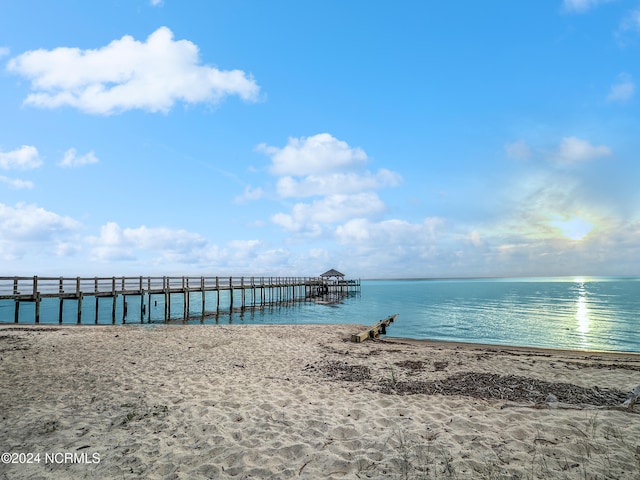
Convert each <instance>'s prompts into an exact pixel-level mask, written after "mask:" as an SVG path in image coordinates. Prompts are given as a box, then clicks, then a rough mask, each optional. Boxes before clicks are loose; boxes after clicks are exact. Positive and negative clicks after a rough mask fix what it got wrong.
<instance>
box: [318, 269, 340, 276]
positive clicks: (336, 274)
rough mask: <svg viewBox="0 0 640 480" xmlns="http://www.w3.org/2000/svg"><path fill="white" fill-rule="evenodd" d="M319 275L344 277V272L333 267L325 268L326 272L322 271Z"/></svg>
mask: <svg viewBox="0 0 640 480" xmlns="http://www.w3.org/2000/svg"><path fill="white" fill-rule="evenodd" d="M320 276H321V277H344V273H340V272H339V271H337V270H334V269H333V268H332V269H331V270H327V271H326V272H324V273H323V274H322V275H320Z"/></svg>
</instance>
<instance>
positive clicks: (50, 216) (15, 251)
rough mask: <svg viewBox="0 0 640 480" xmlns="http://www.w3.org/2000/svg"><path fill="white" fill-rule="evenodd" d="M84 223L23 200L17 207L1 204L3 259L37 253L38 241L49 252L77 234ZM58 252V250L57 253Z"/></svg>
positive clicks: (0, 243)
mask: <svg viewBox="0 0 640 480" xmlns="http://www.w3.org/2000/svg"><path fill="white" fill-rule="evenodd" d="M79 228H80V223H78V222H77V221H76V220H74V219H72V218H70V217H63V216H60V215H58V214H56V213H53V212H50V211H48V210H45V209H43V208H40V207H37V206H36V205H29V204H25V203H19V204H17V205H16V206H15V207H11V206H9V205H5V204H2V203H0V258H6V259H13V258H21V257H22V256H24V255H26V254H33V253H34V248H35V247H34V244H37V245H38V246H39V248H37V249H36V250H41V249H44V250H46V251H52V250H53V251H55V249H56V248H57V245H58V244H59V243H61V242H63V241H64V239H67V238H68V237H69V236H70V235H72V234H74V233H75V232H76V231H77V230H78V229H79ZM54 253H55V252H54Z"/></svg>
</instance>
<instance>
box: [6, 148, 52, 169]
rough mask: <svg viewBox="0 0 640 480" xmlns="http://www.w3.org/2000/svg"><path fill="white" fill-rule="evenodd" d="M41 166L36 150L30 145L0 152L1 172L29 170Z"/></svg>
mask: <svg viewBox="0 0 640 480" xmlns="http://www.w3.org/2000/svg"><path fill="white" fill-rule="evenodd" d="M40 165H42V160H41V159H40V155H39V154H38V149H37V148H36V147H33V146H31V145H23V146H22V147H20V148H18V149H16V150H12V151H10V152H0V168H2V169H3V170H12V169H18V170H30V169H33V168H38V167H39V166H40Z"/></svg>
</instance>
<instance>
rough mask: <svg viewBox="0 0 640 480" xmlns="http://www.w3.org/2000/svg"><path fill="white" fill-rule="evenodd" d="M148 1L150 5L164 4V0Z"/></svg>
mask: <svg viewBox="0 0 640 480" xmlns="http://www.w3.org/2000/svg"><path fill="white" fill-rule="evenodd" d="M149 3H150V4H151V6H152V7H159V6H161V5H162V4H164V0H150V1H149Z"/></svg>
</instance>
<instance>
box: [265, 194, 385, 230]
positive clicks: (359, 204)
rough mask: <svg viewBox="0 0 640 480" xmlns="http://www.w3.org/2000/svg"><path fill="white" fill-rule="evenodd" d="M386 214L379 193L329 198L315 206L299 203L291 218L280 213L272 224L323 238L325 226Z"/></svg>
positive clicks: (292, 211)
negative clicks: (322, 229) (322, 233)
mask: <svg viewBox="0 0 640 480" xmlns="http://www.w3.org/2000/svg"><path fill="white" fill-rule="evenodd" d="M385 210H386V207H385V205H384V203H383V202H382V200H380V198H378V196H377V195H376V194H375V193H370V192H365V193H359V194H356V195H342V194H338V195H329V196H327V197H324V198H322V199H320V200H316V201H314V202H312V203H298V204H296V205H294V207H293V208H292V209H291V213H290V214H284V213H278V214H276V215H274V216H273V217H272V218H271V220H272V221H273V222H274V223H275V224H277V225H280V226H281V227H283V228H285V229H286V230H290V231H306V232H309V233H312V234H319V233H320V232H321V226H322V225H326V224H332V223H340V222H345V221H348V220H350V219H353V218H366V217H368V216H370V215H375V214H380V213H382V212H384V211H385Z"/></svg>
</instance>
